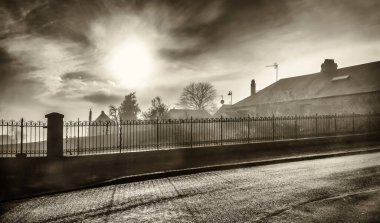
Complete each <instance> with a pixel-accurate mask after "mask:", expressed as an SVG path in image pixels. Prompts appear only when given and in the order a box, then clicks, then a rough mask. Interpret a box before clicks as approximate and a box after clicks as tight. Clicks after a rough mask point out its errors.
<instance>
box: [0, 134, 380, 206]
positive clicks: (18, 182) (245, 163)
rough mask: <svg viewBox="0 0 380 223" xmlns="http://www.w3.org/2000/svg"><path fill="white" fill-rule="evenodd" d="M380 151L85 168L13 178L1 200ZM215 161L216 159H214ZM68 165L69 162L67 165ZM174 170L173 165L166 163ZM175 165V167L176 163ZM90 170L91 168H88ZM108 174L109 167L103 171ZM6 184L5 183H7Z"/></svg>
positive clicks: (363, 148) (292, 151)
mask: <svg viewBox="0 0 380 223" xmlns="http://www.w3.org/2000/svg"><path fill="white" fill-rule="evenodd" d="M375 152H380V142H377V141H376V142H371V143H363V142H362V143H353V144H350V145H330V146H326V145H325V146H311V147H310V146H309V147H306V146H305V147H302V148H286V147H284V148H281V149H276V150H262V151H255V152H254V156H250V157H248V156H236V157H233V158H231V159H230V160H231V162H229V163H228V164H223V163H220V164H214V165H198V164H197V162H196V160H194V162H195V163H194V165H193V166H194V167H192V168H177V169H176V168H172V169H175V170H169V171H157V172H149V173H145V174H126V175H124V176H123V177H118V176H116V177H112V176H111V175H109V176H107V177H104V176H105V175H104V173H99V172H96V171H93V173H92V174H88V173H87V172H86V170H85V168H86V166H83V168H82V171H80V170H78V171H77V172H76V173H74V172H71V173H70V176H59V175H58V176H55V175H54V176H53V177H52V178H51V177H36V176H34V177H29V178H28V177H25V178H22V179H17V177H16V178H15V177H10V178H7V179H1V182H2V185H1V190H0V195H1V196H0V201H5V200H12V199H19V198H27V197H31V196H38V195H43V194H52V193H61V192H65V191H72V190H78V189H83V188H90V187H99V186H104V185H110V184H118V183H127V182H134V181H143V180H149V179H157V178H164V177H170V176H177V175H185V174H192V173H199V172H206V171H217V170H226V169H233V168H244V167H250V166H259V165H270V164H276V163H284V162H295V161H302V160H311V159H322V158H328V157H335V156H345V155H355V154H362V153H375ZM210 159H212V157H210ZM65 165H67V163H66V164H65ZM165 165H166V166H167V167H168V168H169V169H170V165H171V164H170V163H167V164H165ZM172 165H175V164H172ZM87 168H88V167H87ZM133 168H137V169H139V168H140V167H139V166H138V165H130V164H129V170H128V171H129V172H130V173H134V172H137V171H136V170H135V169H133ZM103 169H104V170H103V172H104V171H110V170H107V168H103ZM3 182H4V183H3Z"/></svg>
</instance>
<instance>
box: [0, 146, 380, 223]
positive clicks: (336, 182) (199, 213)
mask: <svg viewBox="0 0 380 223" xmlns="http://www.w3.org/2000/svg"><path fill="white" fill-rule="evenodd" d="M0 213H1V215H0V216H1V217H0V222H379V221H380V153H371V154H364V155H354V156H343V157H336V158H328V159H319V160H310V161H301V162H291V163H282V164H275V165H267V166H259V167H249V168H241V169H234V170H225V171H215V172H207V173H199V174H192V175H186V176H178V177H170V178H164V179H158V180H148V181H143V182H135V183H126V184H119V185H112V186H105V187H100V188H93V189H86V190H80V191H74V192H69V193H63V194H57V195H49V196H43V197H37V198H32V199H27V200H20V201H13V202H8V203H2V204H0Z"/></svg>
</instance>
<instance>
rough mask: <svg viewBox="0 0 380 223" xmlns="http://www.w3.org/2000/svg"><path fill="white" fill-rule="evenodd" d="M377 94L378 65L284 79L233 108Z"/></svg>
mask: <svg viewBox="0 0 380 223" xmlns="http://www.w3.org/2000/svg"><path fill="white" fill-rule="evenodd" d="M374 91H380V61H377V62H372V63H367V64H361V65H356V66H351V67H345V68H341V69H338V70H337V71H336V72H335V73H334V74H327V73H321V72H318V73H314V74H309V75H303V76H296V77H290V78H285V79H281V80H279V81H277V82H276V83H273V84H272V85H270V86H268V87H266V88H264V89H262V90H261V91H259V92H257V93H256V94H254V95H253V96H249V97H247V98H245V99H243V100H241V101H239V102H237V103H236V104H234V105H233V106H234V107H240V106H249V105H255V104H266V103H274V102H285V101H293V100H303V99H312V98H322V97H329V96H338V95H349V94H358V93H366V92H374Z"/></svg>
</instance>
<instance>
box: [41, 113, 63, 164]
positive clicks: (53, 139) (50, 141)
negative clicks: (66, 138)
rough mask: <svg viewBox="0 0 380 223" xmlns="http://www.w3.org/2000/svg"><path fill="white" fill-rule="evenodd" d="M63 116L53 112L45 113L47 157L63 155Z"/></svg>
mask: <svg viewBox="0 0 380 223" xmlns="http://www.w3.org/2000/svg"><path fill="white" fill-rule="evenodd" d="M63 117H64V115H62V114H59V113H57V112H53V113H50V114H47V115H45V118H47V157H48V158H61V157H63Z"/></svg>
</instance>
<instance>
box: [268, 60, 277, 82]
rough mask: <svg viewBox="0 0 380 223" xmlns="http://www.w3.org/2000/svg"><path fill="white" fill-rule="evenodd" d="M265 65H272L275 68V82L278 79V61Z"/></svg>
mask: <svg viewBox="0 0 380 223" xmlns="http://www.w3.org/2000/svg"><path fill="white" fill-rule="evenodd" d="M266 67H273V68H274V69H275V70H276V82H277V81H278V63H276V62H275V63H274V64H272V65H268V66H266Z"/></svg>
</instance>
